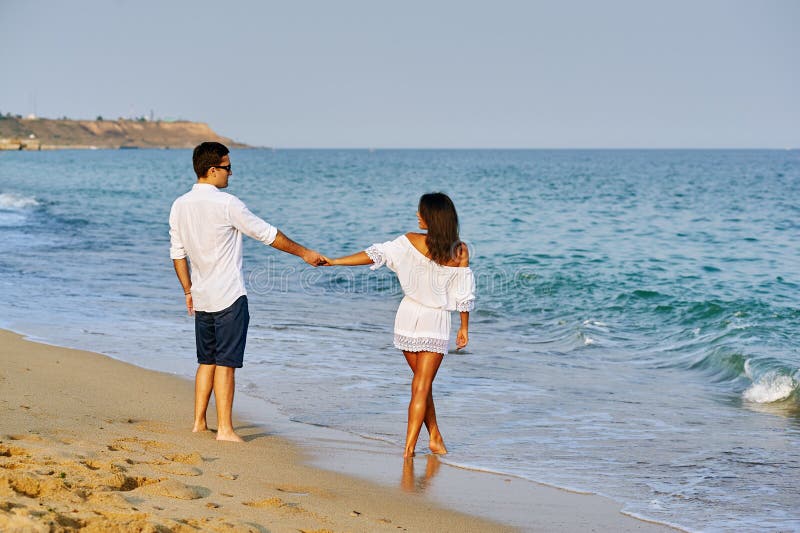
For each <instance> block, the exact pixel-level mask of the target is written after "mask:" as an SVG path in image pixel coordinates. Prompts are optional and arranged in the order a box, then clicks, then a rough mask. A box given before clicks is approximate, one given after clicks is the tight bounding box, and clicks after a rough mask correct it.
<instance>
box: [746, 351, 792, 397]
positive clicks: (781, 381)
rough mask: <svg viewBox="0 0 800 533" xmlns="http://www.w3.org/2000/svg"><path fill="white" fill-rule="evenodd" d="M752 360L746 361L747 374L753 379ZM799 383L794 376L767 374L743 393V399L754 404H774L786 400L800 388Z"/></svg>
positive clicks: (773, 372)
mask: <svg viewBox="0 0 800 533" xmlns="http://www.w3.org/2000/svg"><path fill="white" fill-rule="evenodd" d="M749 363H750V360H749V359H748V360H747V361H745V364H744V366H745V374H747V376H748V377H750V378H751V379H752V375H751V370H750V364H749ZM798 385H800V383H798V381H797V380H796V379H795V378H793V377H792V376H787V375H786V374H780V373H778V372H775V371H770V372H767V373H765V374H764V375H763V376H761V377H759V378H758V379H756V380H754V381H753V384H752V385H750V386H749V387H747V389H746V390H745V391H744V393H742V397H743V398H744V399H745V400H747V401H748V402H753V403H772V402H779V401H781V400H785V399H786V398H788V397H789V396H791V395H792V393H793V392H794V391H795V390H796V389H797V388H798Z"/></svg>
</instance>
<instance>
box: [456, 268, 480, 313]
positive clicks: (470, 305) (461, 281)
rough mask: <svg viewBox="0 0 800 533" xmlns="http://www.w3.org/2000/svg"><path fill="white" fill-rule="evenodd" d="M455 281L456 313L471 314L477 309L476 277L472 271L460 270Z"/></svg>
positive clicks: (467, 269)
mask: <svg viewBox="0 0 800 533" xmlns="http://www.w3.org/2000/svg"><path fill="white" fill-rule="evenodd" d="M454 281H455V287H454V292H455V301H456V311H460V312H470V311H472V310H474V309H475V275H474V274H473V273H472V269H471V268H469V267H465V268H462V269H459V272H458V276H457V277H456V279H455V280H454Z"/></svg>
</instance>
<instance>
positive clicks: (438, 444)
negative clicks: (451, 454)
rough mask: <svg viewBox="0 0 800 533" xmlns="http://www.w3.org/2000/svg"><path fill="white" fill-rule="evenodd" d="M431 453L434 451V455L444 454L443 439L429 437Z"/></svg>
mask: <svg viewBox="0 0 800 533" xmlns="http://www.w3.org/2000/svg"><path fill="white" fill-rule="evenodd" d="M429 446H430V449H431V453H435V454H436V455H446V454H447V448H445V446H444V440H443V439H442V438H441V437H439V438H438V439H431V442H430V444H429Z"/></svg>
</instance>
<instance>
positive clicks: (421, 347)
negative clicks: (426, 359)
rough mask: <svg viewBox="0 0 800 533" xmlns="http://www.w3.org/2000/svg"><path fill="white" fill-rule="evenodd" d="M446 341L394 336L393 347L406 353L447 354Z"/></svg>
mask: <svg viewBox="0 0 800 533" xmlns="http://www.w3.org/2000/svg"><path fill="white" fill-rule="evenodd" d="M447 344H448V341H447V339H433V338H430V337H406V336H405V335H398V334H396V333H395V335H394V346H395V348H399V349H400V350H405V351H407V352H436V353H443V354H446V353H447Z"/></svg>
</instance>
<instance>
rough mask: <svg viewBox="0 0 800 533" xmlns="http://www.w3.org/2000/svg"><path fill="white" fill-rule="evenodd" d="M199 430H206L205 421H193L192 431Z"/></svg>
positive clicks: (198, 431)
mask: <svg viewBox="0 0 800 533" xmlns="http://www.w3.org/2000/svg"><path fill="white" fill-rule="evenodd" d="M201 431H208V426H207V425H206V423H205V422H195V423H194V427H193V428H192V433H200V432H201Z"/></svg>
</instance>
